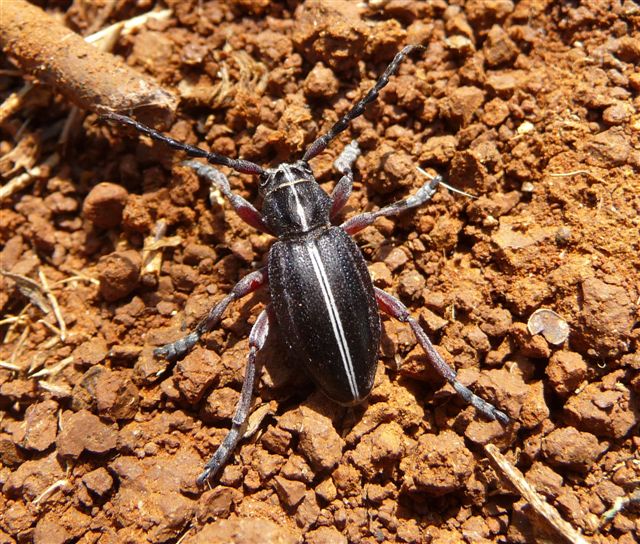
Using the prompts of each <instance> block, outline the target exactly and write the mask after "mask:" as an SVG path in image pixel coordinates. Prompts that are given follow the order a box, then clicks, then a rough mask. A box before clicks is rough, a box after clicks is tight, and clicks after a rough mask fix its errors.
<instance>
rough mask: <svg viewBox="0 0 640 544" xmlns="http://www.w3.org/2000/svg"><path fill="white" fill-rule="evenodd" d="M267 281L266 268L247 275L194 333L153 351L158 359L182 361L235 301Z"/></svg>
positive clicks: (212, 310) (198, 325)
mask: <svg viewBox="0 0 640 544" xmlns="http://www.w3.org/2000/svg"><path fill="white" fill-rule="evenodd" d="M267 281H268V277H267V269H266V267H265V268H261V269H259V270H256V271H255V272H251V273H250V274H247V275H246V276H245V277H244V278H242V279H241V280H240V281H239V282H238V283H236V284H235V286H234V287H233V289H232V290H231V292H230V293H229V294H228V295H227V296H226V297H224V298H223V299H222V300H221V301H220V302H218V303H217V304H216V305H215V306H214V307H213V308H211V310H209V313H208V314H207V315H206V316H205V317H204V318H203V319H202V320H201V321H200V323H198V324H197V325H196V328H195V329H194V330H193V331H191V332H190V333H189V334H187V335H186V336H183V337H182V338H180V339H178V340H176V341H175V342H171V343H170V344H166V345H164V346H162V347H160V348H157V349H155V350H154V351H153V353H154V355H155V356H156V357H163V358H165V359H168V360H169V361H177V360H178V359H182V358H183V357H184V356H185V355H186V354H187V353H188V352H189V351H190V350H191V348H193V346H195V345H196V343H197V342H198V340H200V338H201V337H202V335H203V334H205V333H207V332H209V331H210V330H211V329H213V327H215V326H216V325H217V324H218V323H219V322H220V319H221V318H222V314H223V313H224V311H225V310H226V309H227V306H229V304H231V303H232V302H233V301H234V300H237V299H239V298H242V297H244V296H246V295H248V294H249V293H253V292H254V291H256V290H257V289H259V288H260V287H262V286H263V285H265V284H266V283H267Z"/></svg>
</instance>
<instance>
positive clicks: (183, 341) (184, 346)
mask: <svg viewBox="0 0 640 544" xmlns="http://www.w3.org/2000/svg"><path fill="white" fill-rule="evenodd" d="M198 340H200V335H199V334H198V332H197V331H193V332H190V333H189V334H187V335H186V336H184V337H182V338H179V339H178V340H176V341H175V342H171V343H170V344H165V345H164V346H162V347H159V348H156V349H155V350H153V354H154V355H155V356H156V357H160V358H162V359H166V360H167V361H171V362H173V361H178V360H180V359H182V358H183V357H184V356H185V355H186V354H187V353H189V351H191V349H192V348H193V346H195V345H196V344H197V343H198Z"/></svg>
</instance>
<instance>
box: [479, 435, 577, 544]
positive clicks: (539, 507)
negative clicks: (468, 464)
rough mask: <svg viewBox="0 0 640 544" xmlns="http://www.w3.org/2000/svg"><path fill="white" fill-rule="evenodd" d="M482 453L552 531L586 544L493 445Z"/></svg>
mask: <svg viewBox="0 0 640 544" xmlns="http://www.w3.org/2000/svg"><path fill="white" fill-rule="evenodd" d="M484 451H485V452H486V454H487V456H488V457H489V459H491V461H493V463H494V466H495V467H496V468H497V469H498V474H499V475H500V476H502V478H504V479H505V480H507V481H508V482H509V483H510V484H511V485H512V486H513V487H514V488H515V489H516V490H517V491H518V493H520V495H521V496H522V498H523V499H524V500H525V501H527V502H528V503H529V504H530V505H531V508H533V509H534V511H535V512H537V513H538V514H539V515H540V516H542V517H543V518H544V519H545V520H547V522H548V523H549V525H550V526H551V527H552V528H553V529H554V531H556V532H557V533H558V536H560V537H562V538H563V539H565V540H566V541H567V542H571V543H572V544H588V542H587V541H586V540H585V538H584V537H583V536H582V535H581V534H580V533H579V532H578V531H576V530H575V529H574V528H573V527H572V526H571V525H569V523H567V522H566V521H565V520H564V519H562V517H561V516H560V514H559V513H558V511H557V510H556V509H555V508H554V507H553V506H551V505H550V504H549V503H548V502H547V501H546V500H545V499H544V497H543V496H542V495H540V494H539V493H538V492H537V491H536V490H535V489H534V488H533V487H532V486H531V484H530V483H529V482H527V480H525V477H524V475H523V474H522V472H520V471H519V470H518V469H517V468H516V467H515V466H513V465H512V464H511V463H510V462H509V460H508V459H507V458H506V457H505V456H504V455H502V454H501V453H500V451H499V450H498V448H496V447H495V446H494V445H493V444H487V445H486V446H484Z"/></svg>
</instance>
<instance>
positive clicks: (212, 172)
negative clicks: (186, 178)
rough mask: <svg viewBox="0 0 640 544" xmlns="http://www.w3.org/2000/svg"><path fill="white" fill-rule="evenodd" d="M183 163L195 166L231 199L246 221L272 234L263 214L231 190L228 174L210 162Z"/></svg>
mask: <svg viewBox="0 0 640 544" xmlns="http://www.w3.org/2000/svg"><path fill="white" fill-rule="evenodd" d="M182 164H183V165H184V166H188V167H190V168H193V169H194V170H195V171H196V174H198V175H199V176H201V177H203V178H205V179H206V180H207V181H208V182H209V183H210V184H211V185H212V186H214V187H216V188H217V189H219V190H220V191H221V192H222V194H223V195H224V196H225V197H226V198H227V200H229V202H230V203H231V205H232V206H233V209H234V210H235V211H236V213H237V214H238V215H239V216H240V218H241V219H242V220H243V221H244V222H245V223H248V224H249V225H251V226H252V227H254V228H255V229H258V230H259V231H260V232H265V233H267V234H271V231H270V230H269V227H267V225H265V223H264V220H263V219H262V214H261V213H260V212H259V211H258V210H257V209H256V208H255V207H254V206H253V205H252V204H250V203H249V202H247V201H246V200H245V199H244V198H243V197H241V196H240V195H237V194H235V193H234V192H233V191H232V190H231V186H230V185H229V180H228V179H227V176H225V175H224V174H223V173H222V172H220V170H218V169H217V168H215V167H213V166H211V165H210V164H204V163H201V162H198V161H184V162H183V163H182Z"/></svg>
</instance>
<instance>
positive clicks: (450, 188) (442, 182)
mask: <svg viewBox="0 0 640 544" xmlns="http://www.w3.org/2000/svg"><path fill="white" fill-rule="evenodd" d="M416 170H418V172H420V173H421V174H423V175H425V176H427V177H428V178H429V179H433V178H434V176H432V175H431V174H429V173H428V172H427V171H426V170H423V169H422V168H420V167H419V166H416ZM438 185H442V186H443V187H446V188H447V189H449V191H451V192H452V193H458V194H459V195H464V196H468V197H469V198H473V199H476V198H478V197H477V196H476V195H470V194H469V193H465V192H464V191H461V190H460V189H456V188H455V187H454V186H453V185H449V184H448V183H445V182H444V181H442V179H441V180H440V181H439V182H438Z"/></svg>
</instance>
